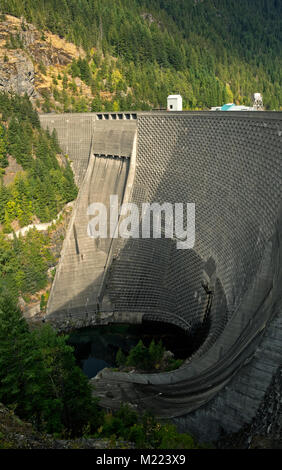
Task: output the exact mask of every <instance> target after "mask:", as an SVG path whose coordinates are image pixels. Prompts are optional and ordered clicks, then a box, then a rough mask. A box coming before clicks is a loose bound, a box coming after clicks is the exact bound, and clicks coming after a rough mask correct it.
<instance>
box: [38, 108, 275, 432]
mask: <svg viewBox="0 0 282 470" xmlns="http://www.w3.org/2000/svg"><path fill="white" fill-rule="evenodd" d="M106 116H107V117H106ZM114 116H115V117H114ZM128 116H129V119H128V118H127V119H126V118H125V115H122V114H121V115H120V116H118V115H117V114H107V115H105V114H104V115H103V114H100V115H98V114H97V115H95V114H88V115H85V116H83V115H82V114H81V115H71V114H70V115H61V116H51V115H43V116H41V122H42V124H43V125H44V126H48V127H49V129H50V130H52V127H55V128H56V129H57V131H58V136H59V141H60V143H61V145H62V147H63V149H64V151H66V149H67V150H68V154H69V156H70V159H71V160H72V161H73V169H74V172H75V174H76V178H77V181H78V184H79V185H80V193H79V197H78V200H77V204H76V209H75V211H74V214H73V218H72V222H71V224H70V227H69V230H68V234H67V237H66V240H65V243H64V247H63V252H62V256H61V261H60V263H59V267H58V272H57V274H56V278H55V282H54V284H53V288H52V291H51V295H50V300H49V304H48V311H47V313H48V315H47V319H48V318H49V319H50V320H52V321H53V322H54V324H55V325H57V326H60V325H63V327H64V326H67V325H68V324H69V323H70V322H72V321H75V322H78V323H77V324H78V325H79V324H80V322H86V323H87V322H88V324H99V322H103V321H104V322H122V321H128V322H130V321H132V322H136V321H141V320H142V318H143V319H147V320H153V321H160V322H163V323H166V324H168V327H169V324H171V323H173V324H176V325H177V326H180V327H181V328H183V329H187V328H190V327H192V326H193V324H195V323H197V322H198V321H202V320H203V317H204V314H205V309H206V305H207V295H206V292H205V290H204V289H203V287H202V284H203V282H205V283H206V284H207V285H208V286H209V288H210V289H211V290H212V292H213V302H212V306H211V312H210V317H211V328H210V332H209V335H208V337H207V339H206V341H205V342H204V344H203V345H202V346H201V347H200V349H199V350H198V351H197V352H196V353H195V354H194V356H193V357H192V358H191V359H190V360H189V361H187V362H186V364H184V365H183V366H182V367H181V368H180V369H179V370H176V371H173V372H170V373H163V374H150V375H145V374H142V375H141V374H124V373H123V374H121V373H114V372H110V371H105V372H102V373H101V375H100V378H99V380H95V387H96V391H97V393H98V394H99V395H100V396H101V403H102V404H103V405H104V406H108V407H113V408H114V407H115V406H118V404H119V403H120V402H121V401H123V402H124V401H128V402H130V403H132V404H133V405H134V406H137V407H138V408H139V409H141V410H142V409H146V408H148V409H151V410H152V411H153V412H154V413H155V414H156V415H157V416H160V417H164V418H170V419H174V420H175V422H177V424H178V425H179V426H180V428H182V429H188V430H190V431H191V432H194V433H195V434H196V435H197V434H198V435H199V436H201V437H202V438H205V437H206V436H207V437H208V438H209V437H210V436H211V435H214V436H217V435H218V433H219V432H220V429H221V428H223V429H224V430H227V431H234V430H238V429H239V428H240V426H242V425H243V424H245V423H246V422H250V420H251V419H252V417H253V416H254V415H255V412H256V410H257V409H258V407H259V404H260V403H261V401H262V400H263V397H264V394H265V392H266V390H267V387H268V386H269V384H270V382H271V378H272V376H273V375H274V373H275V371H276V370H277V368H278V367H279V366H280V365H281V363H282V353H281V340H282V330H281V323H282V299H281V297H282V295H281V281H282V265H281V264H282V262H281V259H282V252H281V241H282V213H281V199H282V198H281V196H282V194H281V193H282V153H281V140H282V117H281V113H267V112H236V115H234V113H216V114H215V113H210V112H191V113H190V112H182V113H161V112H160V113H137V116H131V115H130V114H128ZM135 117H137V119H135ZM52 121H53V122H52ZM67 121H68V122H67ZM74 122H75V123H76V125H74V124H73V123H74ZM78 122H79V125H77V123H78ZM84 122H85V127H84ZM74 127H75V129H76V130H75V132H76V134H74V133H72V132H71V131H70V130H69V129H71V128H74ZM74 138H76V139H78V140H79V143H80V145H77V144H76V143H75V142H74V141H73V139H74ZM80 147H81V151H80ZM98 161H99V164H100V167H97V166H96V170H94V168H95V164H94V163H95V162H96V163H97V162H98ZM110 161H113V162H115V164H112V166H111V167H110V166H108V165H109V162H110ZM99 168H100V169H99ZM110 168H111V169H110ZM121 168H123V170H122V169H121ZM96 171H97V172H96ZM99 175H100V176H99ZM102 175H103V176H102ZM115 184H117V185H118V188H119V189H118V190H117V191H116V189H115V188H116V186H115ZM112 191H113V192H112ZM117 192H118V193H119V195H120V200H124V199H126V200H127V201H131V202H134V203H135V204H137V205H138V206H139V207H140V205H141V204H142V203H143V202H158V203H160V204H161V203H164V202H170V203H177V202H183V203H186V202H194V203H195V205H196V242H195V246H194V248H193V249H190V250H177V248H176V244H175V241H174V240H169V239H163V238H162V239H158V240H156V239H142V238H140V239H128V240H124V239H117V240H111V239H109V240H103V244H101V245H100V248H99V247H97V246H96V245H95V246H94V242H93V240H91V239H89V237H88V238H87V233H86V229H87V223H88V220H89V217H88V216H87V205H89V203H92V202H95V201H98V202H99V201H101V202H106V201H107V200H108V196H109V195H110V194H116V193H117ZM93 198H94V199H95V201H93ZM74 227H75V228H76V229H75V230H74ZM78 247H80V248H78ZM97 249H98V251H97ZM81 253H86V254H87V256H86V258H85V260H84V259H83V260H82V261H81V256H80V255H81ZM79 256H80V259H79ZM83 257H84V256H83ZM89 299H90V300H89ZM91 322H92V323H91ZM82 324H83V323H82ZM109 390H110V391H111V393H110V394H109Z"/></svg>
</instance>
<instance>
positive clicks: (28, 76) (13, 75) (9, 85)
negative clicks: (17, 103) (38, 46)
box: [0, 51, 38, 98]
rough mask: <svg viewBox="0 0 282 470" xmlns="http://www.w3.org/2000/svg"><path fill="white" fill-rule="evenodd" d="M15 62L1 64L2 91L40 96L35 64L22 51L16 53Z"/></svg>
mask: <svg viewBox="0 0 282 470" xmlns="http://www.w3.org/2000/svg"><path fill="white" fill-rule="evenodd" d="M13 59H15V60H13V61H8V62H7V63H5V62H4V64H1V65H2V67H1V68H0V91H5V92H9V93H17V94H19V95H24V94H25V93H27V95H28V96H29V97H32V98H36V97H37V96H38V94H37V92H36V90H35V87H34V79H35V72H34V67H33V63H32V62H31V60H30V59H29V58H28V57H27V55H26V54H24V53H23V52H20V51H14V53H13Z"/></svg>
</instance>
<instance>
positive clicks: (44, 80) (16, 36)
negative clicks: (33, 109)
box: [0, 15, 86, 106]
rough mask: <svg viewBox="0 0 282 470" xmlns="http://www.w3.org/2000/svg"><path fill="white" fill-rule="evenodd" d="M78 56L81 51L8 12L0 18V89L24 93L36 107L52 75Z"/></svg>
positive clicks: (48, 90)
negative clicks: (34, 99)
mask: <svg viewBox="0 0 282 470" xmlns="http://www.w3.org/2000/svg"><path fill="white" fill-rule="evenodd" d="M79 56H82V57H83V56H84V52H83V51H82V50H80V49H79V48H77V47H76V46H75V45H74V44H71V43H68V42H67V41H65V40H64V39H61V38H59V36H56V35H55V34H52V33H48V32H46V33H44V34H43V33H42V32H40V31H38V30H37V29H36V28H35V27H34V26H33V25H32V24H29V23H26V22H25V21H23V20H21V19H19V18H15V17H13V16H10V15H5V16H3V15H2V16H1V17H0V91H5V92H9V93H17V94H20V95H23V94H25V93H27V95H28V96H30V97H31V98H37V99H38V100H39V101H38V102H37V104H38V106H40V101H41V98H42V96H44V93H45V95H46V92H47V93H50V92H51V87H52V83H53V81H52V80H53V78H54V77H56V76H57V74H58V73H62V74H63V73H65V72H67V66H68V65H69V64H70V63H71V62H72V60H73V59H74V58H78V57H79ZM54 79H55V78H54ZM59 88H60V86H59ZM84 88H85V87H84ZM85 91H86V90H85V89H83V90H82V92H85Z"/></svg>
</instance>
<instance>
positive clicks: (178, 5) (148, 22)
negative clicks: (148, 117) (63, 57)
mask: <svg viewBox="0 0 282 470" xmlns="http://www.w3.org/2000/svg"><path fill="white" fill-rule="evenodd" d="M1 8H2V11H3V12H4V13H10V14H14V15H17V16H18V17H20V16H23V17H25V18H26V19H27V20H28V21H29V22H33V23H34V24H35V25H36V26H37V28H39V30H40V31H48V30H51V31H53V32H54V33H56V34H58V35H59V36H60V37H65V38H66V39H67V40H69V41H72V42H73V43H75V44H77V45H78V46H82V47H83V48H84V50H85V51H86V53H87V63H88V65H89V64H90V70H87V65H86V64H84V65H83V67H82V68H83V70H82V69H81V70H80V72H75V71H74V70H73V75H74V76H75V75H76V73H78V74H80V78H81V79H82V80H84V79H85V80H86V83H87V82H88V83H87V84H88V85H90V86H91V89H92V93H93V96H94V98H95V101H94V105H93V106H94V107H95V109H93V110H97V109H96V107H97V106H98V107H99V106H100V108H101V106H105V107H108V108H109V109H106V110H112V109H114V108H116V109H114V110H118V108H119V109H125V108H126V107H127V108H128V109H147V108H146V107H150V106H151V107H159V106H161V107H163V106H165V99H166V96H167V94H168V93H170V92H180V93H181V94H182V95H183V97H184V105H185V107H186V108H187V109H195V108H199V109H202V108H207V107H210V106H213V105H217V104H221V103H223V102H226V101H232V100H233V99H234V101H236V102H238V103H243V102H244V103H245V104H249V102H250V98H251V94H252V93H253V92H255V91H259V92H262V93H263V95H264V101H265V105H266V109H279V108H280V107H281V102H282V100H281V47H280V44H281V30H282V28H281V2H279V1H277V0H271V1H267V2H265V1H264V0H258V1H256V2H252V1H243V0H240V1H239V2H235V1H233V0H229V1H223V0H216V1H211V0H205V1H202V2H196V1H194V0H188V1H180V2H173V1H172V0H166V1H163V0H162V1H161V0H155V1H153V2H149V1H146V0H135V1H130V2H129V1H128V0H121V1H119V2H114V3H113V2H112V1H111V0H103V1H102V0H95V1H94V0H91V1H86V0H82V1H80V2H79V4H78V3H77V2H75V1H74V0H65V1H64V2H60V3H58V2H55V1H52V0H48V1H44V2H43V0H36V1H31V0H29V1H25V2H23V0H14V1H12V2H11V1H10V0H9V1H8V0H3V1H2V3H1ZM97 51H98V56H97ZM111 57H116V58H118V61H116V60H115V61H114V62H113V61H112V60H111ZM104 58H106V60H104ZM117 71H118V72H119V74H120V75H121V76H120V75H119V74H117ZM89 72H90V74H89ZM113 72H114V76H112V75H113ZM117 85H118V86H117ZM101 90H103V91H107V92H108V93H114V98H115V99H111V106H110V105H109V104H108V103H107V101H108V100H107V99H106V100H105V102H103V99H102V102H101V96H99V93H98V94H97V92H99V91H101ZM110 96H111V95H110ZM103 98H104V97H103ZM105 98H108V96H106V97H105ZM110 108H111V109H110Z"/></svg>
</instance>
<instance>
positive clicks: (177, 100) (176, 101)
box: [167, 95, 182, 111]
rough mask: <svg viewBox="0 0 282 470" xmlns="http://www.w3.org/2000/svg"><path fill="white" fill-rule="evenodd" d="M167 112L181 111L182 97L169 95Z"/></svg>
mask: <svg viewBox="0 0 282 470" xmlns="http://www.w3.org/2000/svg"><path fill="white" fill-rule="evenodd" d="M167 110H168V111H182V96H181V95H169V96H168V97H167Z"/></svg>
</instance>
